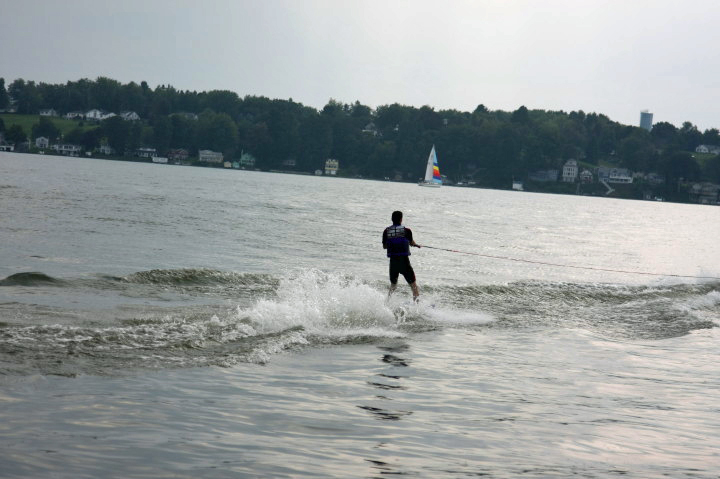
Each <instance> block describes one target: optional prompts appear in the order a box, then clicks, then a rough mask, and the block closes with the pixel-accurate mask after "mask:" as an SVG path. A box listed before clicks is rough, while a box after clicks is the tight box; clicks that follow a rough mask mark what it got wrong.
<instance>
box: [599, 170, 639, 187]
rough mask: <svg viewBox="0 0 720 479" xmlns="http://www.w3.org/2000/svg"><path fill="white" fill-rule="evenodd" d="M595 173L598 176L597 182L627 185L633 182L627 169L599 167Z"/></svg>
mask: <svg viewBox="0 0 720 479" xmlns="http://www.w3.org/2000/svg"><path fill="white" fill-rule="evenodd" d="M596 172H597V175H598V181H607V182H608V183H627V184H629V183H632V182H633V175H632V173H631V172H630V170H628V169H627V168H610V167H607V166H599V167H598V168H597V170H596Z"/></svg>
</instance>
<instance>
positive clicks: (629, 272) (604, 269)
mask: <svg viewBox="0 0 720 479" xmlns="http://www.w3.org/2000/svg"><path fill="white" fill-rule="evenodd" d="M420 247H421V248H430V249H436V250H440V251H449V252H450V253H460V254H468V255H472V256H482V257H483V258H492V259H501V260H505V261H515V262H518V263H530V264H540V265H543V266H555V267H557V268H573V269H585V270H591V271H606V272H610V273H623V274H641V275H645V276H667V277H672V278H693V279H715V280H719V281H720V277H717V276H689V275H684V274H664V273H648V272H644V271H628V270H622V269H611V268H598V267H595V266H576V265H571V264H560V263H549V262H546V261H533V260H529V259H520V258H511V257H509V256H495V255H491V254H482V253H470V252H467V251H458V250H456V249H448V248H437V247H435V246H425V245H420Z"/></svg>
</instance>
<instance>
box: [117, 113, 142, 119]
mask: <svg viewBox="0 0 720 479" xmlns="http://www.w3.org/2000/svg"><path fill="white" fill-rule="evenodd" d="M120 118H122V119H123V120H125V121H138V120H139V119H140V115H138V114H137V113H135V112H134V111H121V112H120Z"/></svg>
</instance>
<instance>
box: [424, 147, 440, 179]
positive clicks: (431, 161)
mask: <svg viewBox="0 0 720 479" xmlns="http://www.w3.org/2000/svg"><path fill="white" fill-rule="evenodd" d="M421 185H424V186H440V185H442V177H441V176H440V167H439V166H438V160H437V154H436V153H435V145H433V147H432V150H430V156H429V157H428V162H427V169H426V170H425V180H424V181H423V182H422V183H421Z"/></svg>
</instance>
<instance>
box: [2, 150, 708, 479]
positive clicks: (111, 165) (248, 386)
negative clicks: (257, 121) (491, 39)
mask: <svg viewBox="0 0 720 479" xmlns="http://www.w3.org/2000/svg"><path fill="white" fill-rule="evenodd" d="M421 163H422V162H421ZM420 169H422V165H420ZM394 209H401V210H403V211H404V212H405V224H407V225H408V226H409V227H411V228H412V229H413V232H414V236H415V239H416V241H417V242H418V243H420V244H423V245H428V246H434V247H436V248H445V249H452V250H457V251H462V252H467V253H472V254H459V253H453V252H449V251H442V250H434V249H428V248H422V249H420V250H413V255H412V257H411V260H412V263H413V266H414V268H415V271H416V273H417V275H418V280H419V284H420V288H421V297H422V300H421V302H420V304H419V305H416V304H413V303H412V302H411V301H410V291H409V288H407V287H406V286H405V285H401V287H400V288H399V292H398V293H397V294H396V295H395V296H394V297H393V298H392V299H391V300H390V301H389V302H387V301H386V291H387V289H386V288H387V279H386V276H387V262H386V259H385V257H384V253H383V250H382V248H381V245H380V233H381V232H382V229H383V228H384V227H385V226H387V224H388V223H389V216H390V213H391V212H392V211H393V210H394ZM0 211H2V217H1V220H0V238H1V239H2V241H0V258H2V261H1V262H0V405H1V406H2V407H0V419H1V420H0V477H8V478H16V477H17V478H19V477H23V478H25V477H27V478H31V477H33V478H34V477H59V478H65V477H67V478H71V477H72V478H83V477H88V478H90V477H122V478H165V477H187V478H191V477H192V478H195V477H258V478H260V477H333V478H335V477H337V478H346V477H363V478H365V477H387V476H388V475H405V476H408V477H427V478H436V477H452V478H455V477H458V478H459V477H508V478H510V477H543V478H545V477H549V478H554V477H588V478H611V477H620V476H624V477H638V478H654V477H669V478H677V477H688V478H711V477H712V478H717V477H720V453H719V452H718V450H720V381H719V380H718V378H719V377H720V374H719V372H720V371H718V367H717V364H719V363H720V347H718V341H719V340H720V333H718V328H717V325H718V324H720V291H719V289H720V280H718V279H714V278H717V277H720V253H718V248H717V238H718V236H720V226H719V225H720V221H719V220H720V217H719V216H720V208H717V207H710V206H698V205H678V204H666V203H653V202H639V201H618V200H612V199H607V198H586V197H575V196H553V195H539V194H531V193H518V192H504V191H492V190H480V189H463V188H451V187H443V188H441V189H431V188H418V187H417V186H415V185H411V184H397V183H390V182H371V181H361V180H344V179H339V178H316V177H304V176H294V175H281V174H268V173H259V172H247V171H235V170H233V171H228V170H219V169H203V168H188V167H173V166H165V165H152V164H137V163H126V162H111V161H100V160H88V159H65V158H57V157H42V156H32V155H17V154H8V153H0ZM558 265H561V266H558ZM562 265H564V266H562ZM585 268H588V269H585ZM611 270H615V272H613V271H611ZM630 272H632V273H638V274H630ZM648 273H651V274H648Z"/></svg>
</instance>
